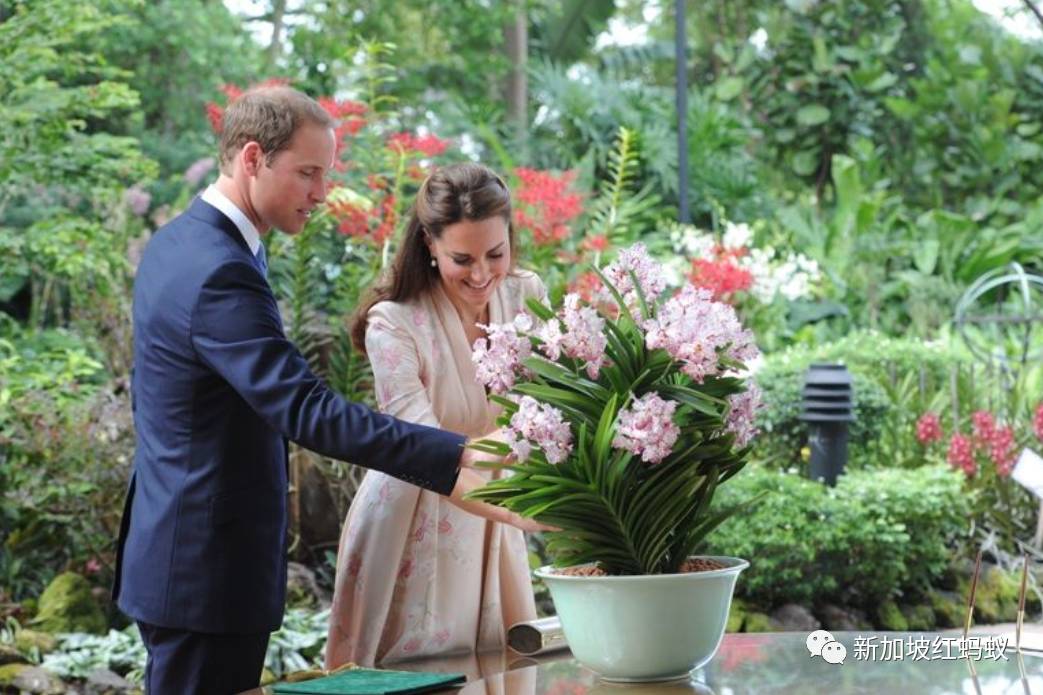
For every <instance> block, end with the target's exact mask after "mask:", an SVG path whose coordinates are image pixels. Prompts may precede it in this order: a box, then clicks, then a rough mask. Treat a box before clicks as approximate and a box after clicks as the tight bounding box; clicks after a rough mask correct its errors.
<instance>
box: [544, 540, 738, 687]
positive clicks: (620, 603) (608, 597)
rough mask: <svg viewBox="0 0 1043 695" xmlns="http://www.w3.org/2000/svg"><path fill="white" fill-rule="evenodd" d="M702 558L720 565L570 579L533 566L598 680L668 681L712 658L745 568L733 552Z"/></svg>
mask: <svg viewBox="0 0 1043 695" xmlns="http://www.w3.org/2000/svg"><path fill="white" fill-rule="evenodd" d="M703 557H705V558H706V559H710V560H717V561H718V562H720V563H721V564H723V565H724V566H725V567H724V568H723V569H719V570H712V571H708V572H687V573H684V574H653V575H637V576H625V577H571V576H565V575H561V574H557V573H556V571H555V570H554V569H553V568H551V567H541V568H540V569H538V570H536V576H538V577H540V578H541V579H542V580H543V581H544V582H546V584H547V587H548V588H549V589H550V594H551V598H553V599H554V607H555V608H556V609H557V613H558V617H559V618H560V619H561V626H562V629H563V630H564V631H565V639H566V640H567V641H568V643H569V648H571V649H572V655H573V656H575V657H576V660H577V661H579V662H580V663H581V664H583V665H584V666H586V667H587V668H589V669H590V670H591V671H594V672H595V673H597V674H598V675H599V676H601V677H602V678H604V679H606V680H613V681H659V680H672V679H675V678H684V677H687V676H688V673H689V672H690V671H692V670H693V669H696V668H699V667H700V666H702V665H703V664H705V663H706V662H707V661H709V660H710V659H712V658H713V655H714V654H715V653H716V652H717V648H718V647H719V646H720V644H721V639H722V638H723V637H724V628H725V625H727V622H728V610H729V609H730V608H731V603H732V591H733V590H734V588H735V580H736V579H738V578H739V573H740V572H742V571H743V570H744V569H746V568H747V567H749V566H750V563H748V562H746V561H745V560H740V559H739V558H736V557H722V556H716V555H707V556H703Z"/></svg>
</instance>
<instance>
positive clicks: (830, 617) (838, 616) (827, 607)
mask: <svg viewBox="0 0 1043 695" xmlns="http://www.w3.org/2000/svg"><path fill="white" fill-rule="evenodd" d="M815 615H816V617H817V618H818V619H819V622H821V623H822V627H823V628H825V629H826V630H831V631H832V630H836V631H838V632H839V631H851V632H854V631H857V630H868V629H871V628H872V624H871V623H870V622H869V620H868V619H867V618H866V616H865V613H863V612H862V611H860V610H858V609H856V608H841V607H840V606H834V605H832V604H829V603H827V604H824V605H822V606H821V607H820V608H819V609H818V612H817V613H816V614H815Z"/></svg>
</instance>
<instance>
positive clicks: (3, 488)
mask: <svg viewBox="0 0 1043 695" xmlns="http://www.w3.org/2000/svg"><path fill="white" fill-rule="evenodd" d="M107 380H108V375H107V374H106V373H105V371H104V369H103V367H102V365H101V363H100V362H99V361H98V360H96V359H95V358H94V356H93V352H92V351H91V350H90V349H89V346H88V345H87V344H86V343H85V342H84V341H83V340H81V339H79V338H78V337H76V335H75V334H74V333H71V332H68V331H63V330H45V331H36V332H34V331H22V330H20V329H18V328H16V327H15V326H14V325H13V324H12V323H9V322H0V406H2V407H0V528H3V529H4V533H3V534H2V536H0V594H6V595H7V598H8V599H9V600H12V601H21V600H24V599H27V598H30V597H35V596H38V595H39V594H40V592H41V591H42V590H43V588H44V586H46V585H47V583H48V582H50V580H51V579H52V578H53V577H54V576H55V575H56V574H58V573H59V572H61V571H62V570H63V569H67V568H74V569H78V570H82V571H83V572H84V573H85V574H88V575H96V576H94V577H93V579H94V580H95V581H96V582H97V583H98V584H100V585H105V584H107V583H109V581H110V579H111V576H110V572H111V556H112V550H113V545H114V539H115V534H116V530H117V529H118V522H119V513H120V510H121V509H122V505H121V500H122V497H123V494H124V492H125V490H126V485H127V477H128V469H129V467H130V462H131V454H132V450H133V427H132V424H131V421H130V420H131V411H130V403H129V397H128V394H127V390H126V388H125V386H124V385H123V384H122V383H121V382H120V381H118V380H117V381H114V382H112V383H111V384H108V385H106V382H107Z"/></svg>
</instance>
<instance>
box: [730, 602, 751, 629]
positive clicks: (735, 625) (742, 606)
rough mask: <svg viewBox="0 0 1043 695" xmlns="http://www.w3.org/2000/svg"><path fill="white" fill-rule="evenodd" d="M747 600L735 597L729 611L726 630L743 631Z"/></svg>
mask: <svg viewBox="0 0 1043 695" xmlns="http://www.w3.org/2000/svg"><path fill="white" fill-rule="evenodd" d="M746 610H747V609H746V602H745V601H743V600H742V599H738V598H733V599H732V607H731V609H730V610H729V611H728V625H727V627H725V631H726V632H742V624H743V623H744V622H746Z"/></svg>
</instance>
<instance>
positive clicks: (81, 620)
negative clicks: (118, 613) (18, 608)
mask: <svg viewBox="0 0 1043 695" xmlns="http://www.w3.org/2000/svg"><path fill="white" fill-rule="evenodd" d="M32 624H33V625H34V626H36V627H37V628H39V629H40V630H43V631H44V632H90V633H93V634H96V635H101V634H105V631H106V624H105V616H104V614H102V612H101V608H99V607H98V604H97V603H95V602H94V598H93V597H92V596H91V587H90V584H88V583H87V580H86V579H84V578H83V577H81V576H80V575H78V574H76V573H75V572H65V573H63V574H59V575H58V576H57V577H55V578H54V580H53V581H52V582H51V583H50V584H49V585H48V587H47V588H46V589H44V592H43V595H41V596H40V612H39V614H38V615H37V616H36V618H35V619H34V620H33V621H32Z"/></svg>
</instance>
